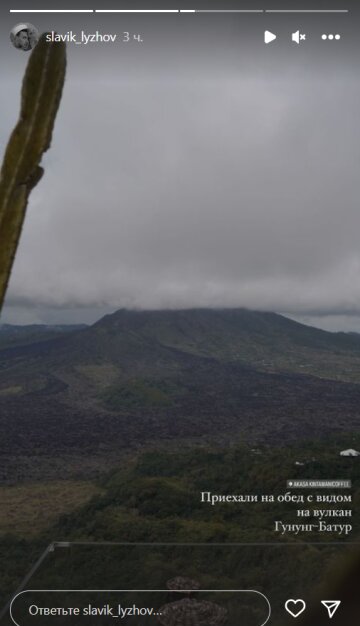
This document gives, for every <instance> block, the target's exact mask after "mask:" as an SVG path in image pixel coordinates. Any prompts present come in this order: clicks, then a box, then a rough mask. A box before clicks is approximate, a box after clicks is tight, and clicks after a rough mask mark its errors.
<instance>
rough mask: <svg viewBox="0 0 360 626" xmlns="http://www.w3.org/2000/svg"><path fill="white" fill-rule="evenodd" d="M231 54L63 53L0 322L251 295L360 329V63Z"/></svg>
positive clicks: (14, 80)
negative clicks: (52, 124)
mask: <svg viewBox="0 0 360 626" xmlns="http://www.w3.org/2000/svg"><path fill="white" fill-rule="evenodd" d="M199 50H200V48H199ZM194 52H196V49H195V48H193V49H192V54H194ZM231 52H233V48H232V44H231V45H229V47H228V49H227V51H225V52H222V56H221V57H219V55H217V56H216V55H214V57H213V58H212V59H206V58H205V55H203V53H202V51H201V50H200V52H199V55H198V58H197V59H195V60H194V59H192V57H191V54H190V52H189V50H187V49H186V46H184V55H183V57H181V59H180V60H179V50H177V52H176V55H177V59H178V64H177V66H176V70H175V71H174V69H171V64H170V63H169V60H168V58H167V57H166V55H164V53H162V55H161V54H158V51H157V53H155V52H153V56H151V54H150V58H145V57H146V55H145V53H144V56H143V57H142V56H141V55H140V54H139V52H137V51H136V52H135V53H134V57H133V58H130V56H127V55H125V57H122V59H121V60H120V59H119V57H118V56H117V55H116V54H115V51H111V52H110V51H107V52H106V54H105V53H104V52H102V54H98V55H97V56H95V52H94V50H92V51H91V53H89V55H88V57H87V58H86V57H85V52H84V51H82V52H81V54H78V56H76V55H75V52H73V51H70V55H69V56H70V58H69V72H68V78H67V82H66V88H65V93H64V99H63V102H62V105H61V110H60V115H59V119H58V123H57V126H56V132H55V135H54V141H53V145H52V147H51V150H50V152H49V153H48V155H46V158H45V160H44V165H45V170H46V171H45V177H44V179H43V180H42V181H41V183H40V185H39V186H38V188H37V189H36V190H35V192H34V193H33V195H32V198H31V201H30V205H29V208H28V215H27V219H26V224H25V228H24V231H23V236H22V240H21V245H20V248H19V251H18V255H17V259H16V263H15V268H14V272H13V275H12V278H11V284H10V289H9V292H8V297H7V306H6V307H5V309H4V314H3V321H7V322H14V323H15V322H24V323H28V322H32V321H38V322H39V321H44V322H62V321H67V322H70V321H71V322H72V321H93V320H94V319H96V318H97V317H99V316H100V315H102V314H103V313H105V312H107V311H109V310H114V309H116V308H120V307H140V308H163V307H167V308H168V307H170V308H176V307H190V306H246V307H249V308H256V309H266V310H275V311H279V312H285V313H288V314H290V315H292V316H295V317H296V316H297V317H298V316H302V319H304V320H305V321H306V320H307V319H308V320H311V321H315V323H317V324H318V325H322V322H321V320H320V318H319V316H323V315H324V316H326V318H324V323H323V325H324V326H326V327H330V328H338V327H343V328H344V329H346V330H348V329H352V328H355V329H360V323H359V321H358V320H359V318H358V316H359V315H360V292H359V280H360V274H359V272H360V243H359V232H360V211H359V164H360V159H359V157H360V141H359V139H360V137H359V128H360V124H359V113H358V110H359V101H360V81H359V76H358V75H357V74H358V70H357V68H356V67H355V65H354V66H353V67H352V66H347V67H346V68H345V64H344V66H343V67H342V66H341V64H339V65H338V66H337V67H335V68H334V67H331V66H330V64H328V63H326V62H324V64H323V66H322V65H321V63H320V61H319V62H318V63H317V64H315V65H314V67H313V66H312V65H311V64H310V63H309V57H305V56H304V57H303V58H302V59H296V60H295V59H290V60H289V63H288V62H287V61H286V58H285V57H283V58H282V59H281V62H279V63H278V64H277V65H275V63H274V66H273V67H272V68H271V70H270V72H269V60H268V58H265V57H262V56H261V54H258V55H257V57H256V58H255V59H254V58H253V59H252V61H251V63H248V64H247V65H245V64H240V63H239V62H237V61H234V57H233V56H231V62H230V63H226V62H225V61H226V60H227V59H226V56H227V55H230V53H231ZM14 54H19V52H18V51H16V52H14ZM127 54H128V53H127ZM172 60H174V59H172ZM155 61H156V67H154V69H153V71H151V70H152V62H153V64H154V66H155ZM13 63H14V64H15V65H16V67H15V66H12V68H13V71H12V72H11V73H10V72H9V73H7V74H6V76H4V77H3V78H2V81H3V84H5V97H4V102H3V115H2V122H1V127H0V140H1V146H4V143H5V141H6V139H7V136H8V134H9V130H10V128H11V127H12V125H13V123H14V121H15V119H16V115H17V109H18V98H19V95H18V92H19V80H20V76H21V73H22V67H23V65H24V62H23V61H21V62H20V61H18V60H16V61H15V60H14V61H13ZM21 64H22V66H21ZM172 67H173V66H172ZM339 68H341V72H340V71H339ZM334 70H337V72H336V71H334ZM304 316H305V317H304ZM316 320H317V322H316Z"/></svg>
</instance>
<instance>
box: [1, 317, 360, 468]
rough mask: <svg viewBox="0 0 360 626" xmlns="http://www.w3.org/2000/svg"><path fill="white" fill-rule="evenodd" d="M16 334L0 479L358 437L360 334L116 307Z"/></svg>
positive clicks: (7, 371) (6, 351)
mask: <svg viewBox="0 0 360 626" xmlns="http://www.w3.org/2000/svg"><path fill="white" fill-rule="evenodd" d="M23 332H24V341H23V343H21V341H19V335H18V339H17V340H16V345H9V344H7V345H6V346H4V345H3V346H2V347H1V343H0V368H1V382H0V423H1V428H2V432H3V433H4V436H3V438H2V441H1V444H0V453H1V455H2V458H3V459H4V461H3V464H2V468H1V467H0V472H1V471H2V472H3V475H4V478H5V480H11V479H12V477H13V476H14V477H15V478H16V479H19V476H20V477H21V475H23V474H24V472H28V471H30V470H29V469H28V468H29V466H31V472H33V471H35V468H34V467H33V459H34V457H37V461H38V463H37V470H36V471H39V472H40V475H42V474H43V466H42V464H43V463H45V465H46V463H47V461H46V459H47V458H48V459H51V463H52V465H53V470H52V471H54V472H55V473H56V472H57V466H56V459H60V458H62V457H64V455H66V456H67V458H68V463H67V464H66V467H71V468H72V469H71V471H70V474H71V476H73V471H74V469H73V466H72V463H74V466H75V467H78V468H81V467H82V466H84V465H85V466H86V468H87V469H86V471H87V472H88V471H90V468H92V469H93V470H94V471H96V468H97V464H98V462H99V463H100V465H101V463H102V458H103V457H104V456H105V457H106V458H107V461H108V462H109V463H110V462H111V458H112V455H113V456H114V457H116V458H118V456H119V454H120V451H121V450H122V451H124V450H125V449H133V448H136V447H139V446H142V445H144V444H146V443H147V442H157V441H161V440H169V441H170V440H173V439H184V440H185V439H186V440H188V441H199V440H202V439H204V438H205V439H206V440H208V439H211V440H213V441H216V442H217V443H224V442H226V441H230V440H231V439H232V438H233V437H240V438H243V440H245V441H248V442H250V443H263V442H267V443H268V444H270V445H278V444H285V443H287V442H289V441H296V440H297V439H299V438H301V439H306V438H312V437H321V436H325V435H327V434H334V433H335V434H336V433H340V432H352V431H355V430H358V429H359V422H360V419H359V416H360V409H359V406H360V385H359V384H358V383H359V381H360V337H359V336H356V335H347V334H345V333H328V332H325V331H321V330H318V329H315V328H311V327H308V326H304V325H302V324H299V323H297V322H294V321H292V320H289V319H287V318H285V317H283V316H280V315H276V314H274V313H261V312H253V311H247V310H244V309H235V310H209V309H197V310H188V311H146V312H136V311H127V310H120V311H117V312H116V313H114V314H112V315H108V316H106V317H104V318H102V319H101V320H100V321H99V322H97V323H96V324H94V325H93V326H91V327H85V328H81V329H75V330H74V329H72V330H71V331H69V332H64V331H62V332H58V333H57V335H56V336H54V332H51V331H49V332H50V334H48V335H46V333H45V336H42V335H41V336H40V337H39V334H37V335H36V336H35V338H34V341H30V340H29V333H28V334H27V333H26V332H25V331H23ZM0 334H1V333H0ZM40 334H41V333H40ZM30 336H31V333H30ZM19 433H20V436H19ZM9 450H11V458H9V453H8V451H9ZM5 456H6V469H5ZM14 457H16V458H15V459H14ZM19 457H21V458H22V463H23V466H22V468H20V469H19V466H18V463H19ZM28 457H31V458H30V460H29V458H28ZM26 459H27V461H26ZM99 459H100V460H99ZM25 461H26V462H25ZM24 464H25V465H24ZM89 466H90V467H89ZM25 467H26V468H27V469H26V470H25ZM79 471H80V469H79ZM19 472H20V474H19Z"/></svg>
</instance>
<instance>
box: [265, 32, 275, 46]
mask: <svg viewBox="0 0 360 626" xmlns="http://www.w3.org/2000/svg"><path fill="white" fill-rule="evenodd" d="M275 39H276V35H275V33H272V32H271V31H270V30H266V31H265V32H264V42H265V43H271V42H272V41H275Z"/></svg>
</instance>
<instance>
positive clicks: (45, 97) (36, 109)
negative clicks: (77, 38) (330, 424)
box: [0, 34, 66, 310]
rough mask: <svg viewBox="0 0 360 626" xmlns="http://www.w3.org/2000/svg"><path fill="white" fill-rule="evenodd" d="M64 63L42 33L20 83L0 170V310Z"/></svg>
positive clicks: (59, 47) (60, 49) (60, 47)
mask: <svg viewBox="0 0 360 626" xmlns="http://www.w3.org/2000/svg"><path fill="white" fill-rule="evenodd" d="M65 68H66V49H65V44H64V43H60V42H56V43H54V42H53V43H51V42H47V41H46V34H44V35H42V36H41V38H40V40H39V43H38V44H37V46H36V47H35V48H34V50H33V52H32V53H31V56H30V59H29V62H28V65H27V68H26V71H25V76H24V80H23V85H22V93H21V110H20V118H19V121H18V123H17V125H16V126H15V128H14V130H13V132H12V134H11V137H10V140H9V143H8V145H7V148H6V151H5V156H4V161H3V165H2V168H1V173H0V310H1V307H2V304H3V301H4V297H5V292H6V288H7V284H8V281H9V277H10V272H11V268H12V265H13V261H14V258H15V253H16V249H17V246H18V242H19V238H20V234H21V229H22V225H23V222H24V217H25V213H26V207H27V203H28V199H29V195H30V192H31V190H32V189H33V188H34V187H35V185H36V184H37V183H38V182H39V180H40V178H41V177H42V175H43V168H42V167H41V166H40V162H41V159H42V155H43V153H44V152H46V150H47V149H48V148H49V147H50V143H51V137H52V131H53V127H54V122H55V118H56V113H57V110H58V107H59V103H60V99H61V94H62V89H63V84H64V79H65Z"/></svg>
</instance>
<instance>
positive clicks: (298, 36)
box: [291, 30, 306, 44]
mask: <svg viewBox="0 0 360 626" xmlns="http://www.w3.org/2000/svg"><path fill="white" fill-rule="evenodd" d="M291 41H294V42H295V43H297V44H299V43H300V41H306V34H305V33H301V32H300V31H299V30H297V31H296V33H292V35H291Z"/></svg>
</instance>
